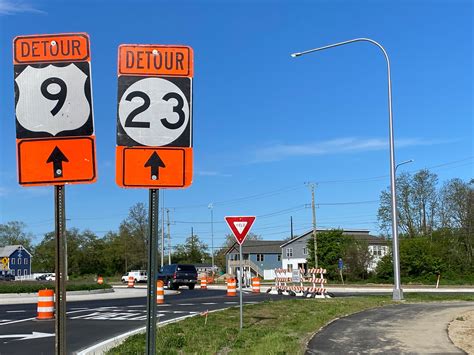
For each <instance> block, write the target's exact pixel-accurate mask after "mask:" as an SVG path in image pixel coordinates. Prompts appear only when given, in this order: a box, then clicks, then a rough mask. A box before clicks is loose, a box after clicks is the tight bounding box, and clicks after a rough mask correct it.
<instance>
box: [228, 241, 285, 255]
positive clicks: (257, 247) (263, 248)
mask: <svg viewBox="0 0 474 355" xmlns="http://www.w3.org/2000/svg"><path fill="white" fill-rule="evenodd" d="M282 242H283V241H282V240H246V241H245V242H244V244H243V245H242V253H243V254H281V249H280V245H281V243H282ZM235 251H237V252H238V251H239V245H238V244H237V242H235V243H234V244H232V246H231V247H230V248H229V249H228V250H227V251H226V255H227V254H229V253H231V252H235Z"/></svg>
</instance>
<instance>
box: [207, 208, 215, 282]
mask: <svg viewBox="0 0 474 355" xmlns="http://www.w3.org/2000/svg"><path fill="white" fill-rule="evenodd" d="M207 207H208V208H209V209H210V210H211V258H212V261H211V263H212V277H214V214H213V208H214V206H213V204H212V203H210V204H209V206H207Z"/></svg>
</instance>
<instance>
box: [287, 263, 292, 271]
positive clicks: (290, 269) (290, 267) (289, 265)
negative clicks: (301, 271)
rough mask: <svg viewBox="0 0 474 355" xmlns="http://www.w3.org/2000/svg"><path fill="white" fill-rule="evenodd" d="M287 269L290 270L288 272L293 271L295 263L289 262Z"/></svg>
mask: <svg viewBox="0 0 474 355" xmlns="http://www.w3.org/2000/svg"><path fill="white" fill-rule="evenodd" d="M286 270H288V272H292V271H293V264H288V266H287V267H286Z"/></svg>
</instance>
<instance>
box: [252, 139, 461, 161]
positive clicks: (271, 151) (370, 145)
mask: <svg viewBox="0 0 474 355" xmlns="http://www.w3.org/2000/svg"><path fill="white" fill-rule="evenodd" d="M449 142H452V141H447V140H444V141H442V140H423V139H418V138H409V139H399V140H396V142H395V147H396V148H404V147H412V146H426V145H434V144H443V143H449ZM383 149H388V139H386V138H384V139H381V138H368V139H362V138H354V137H348V138H338V139H332V140H327V141H322V142H312V143H304V144H275V145H272V146H267V147H264V148H261V149H258V150H257V151H256V152H255V159H254V163H259V162H271V161H279V160H283V159H286V158H290V157H297V156H308V155H330V154H344V153H355V152H367V151H376V150H383Z"/></svg>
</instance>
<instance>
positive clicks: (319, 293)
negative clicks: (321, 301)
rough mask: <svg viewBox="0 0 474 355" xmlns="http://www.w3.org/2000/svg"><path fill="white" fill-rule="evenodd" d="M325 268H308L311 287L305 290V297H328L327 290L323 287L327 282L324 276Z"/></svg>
mask: <svg viewBox="0 0 474 355" xmlns="http://www.w3.org/2000/svg"><path fill="white" fill-rule="evenodd" d="M326 272H327V271H326V269H322V268H317V269H309V270H308V281H309V282H311V283H312V286H311V287H308V289H307V290H306V292H305V295H304V296H305V297H314V298H326V297H330V296H329V295H328V294H327V290H326V288H325V287H324V284H326V283H327V279H325V278H324V274H325V273H326Z"/></svg>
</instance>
